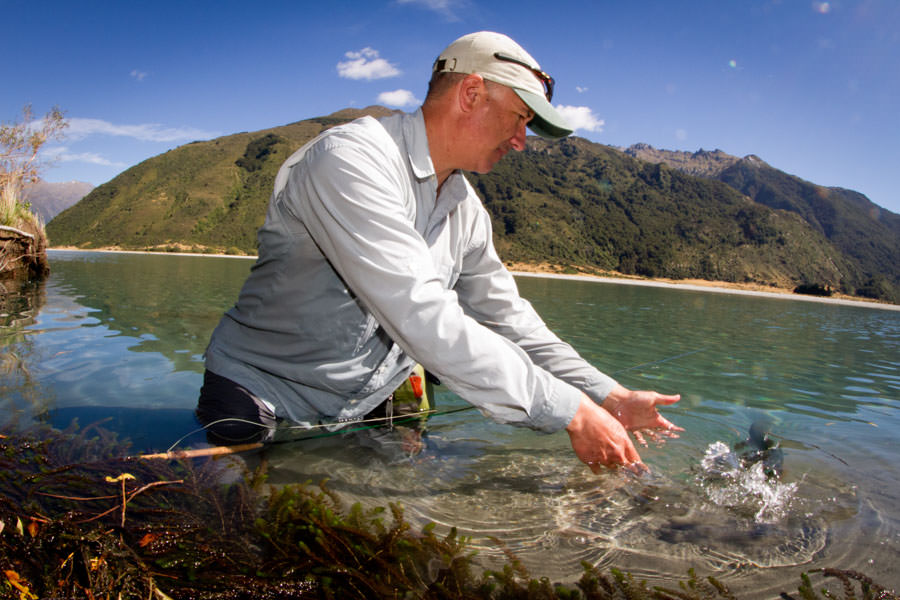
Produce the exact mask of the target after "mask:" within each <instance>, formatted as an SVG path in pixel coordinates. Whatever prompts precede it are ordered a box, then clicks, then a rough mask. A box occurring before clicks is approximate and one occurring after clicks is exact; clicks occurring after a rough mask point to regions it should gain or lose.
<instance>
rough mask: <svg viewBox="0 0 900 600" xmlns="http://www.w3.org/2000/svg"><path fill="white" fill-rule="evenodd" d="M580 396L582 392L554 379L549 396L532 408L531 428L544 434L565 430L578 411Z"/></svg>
mask: <svg viewBox="0 0 900 600" xmlns="http://www.w3.org/2000/svg"><path fill="white" fill-rule="evenodd" d="M581 396H582V392H581V391H579V390H578V389H577V388H575V387H573V386H571V385H569V384H568V383H566V382H564V381H562V380H559V379H555V378H554V379H553V380H552V385H551V389H550V394H549V396H548V397H547V398H544V399H543V400H542V401H540V402H538V403H537V404H536V405H535V406H534V409H535V410H534V411H533V414H532V415H531V422H532V424H533V425H532V426H533V427H534V429H536V430H538V431H543V432H545V433H555V432H557V431H560V430H562V429H565V428H566V426H567V425H568V424H569V422H570V421H571V420H572V419H573V418H574V417H575V413H576V412H577V411H578V406H579V405H580V404H581Z"/></svg>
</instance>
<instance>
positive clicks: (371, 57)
mask: <svg viewBox="0 0 900 600" xmlns="http://www.w3.org/2000/svg"><path fill="white" fill-rule="evenodd" d="M344 56H346V57H347V58H348V59H349V60H347V61H344V62H339V63H338V64H337V70H338V75H340V76H341V77H345V78H347V79H368V80H370V81H371V80H373V79H384V78H386V77H396V76H397V75H399V74H400V70H399V69H397V67H395V66H394V65H392V64H391V63H389V62H388V61H386V60H385V59H383V58H381V57H379V56H378V50H374V49H372V48H363V49H362V50H360V51H359V52H347V53H345V54H344Z"/></svg>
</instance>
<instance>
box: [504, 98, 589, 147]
mask: <svg viewBox="0 0 900 600" xmlns="http://www.w3.org/2000/svg"><path fill="white" fill-rule="evenodd" d="M513 91H514V92H515V93H516V94H517V95H518V96H519V98H521V99H522V102H524V103H525V104H527V105H528V108H530V109H531V110H533V111H534V119H532V120H531V122H529V123H528V127H529V129H531V131H533V132H534V133H536V134H538V135H539V136H541V137H542V138H546V139H548V140H558V139H560V138H564V137H566V136H567V135H571V134H572V132H573V131H575V130H574V129H572V127H571V126H570V125H569V124H568V123H566V120H565V119H564V118H563V117H562V115H561V114H559V112H557V110H556V109H555V108H553V105H552V104H550V103H549V102H547V99H546V98H544V97H543V96H541V95H540V94H535V93H534V92H529V91H527V90H522V89H519V88H513Z"/></svg>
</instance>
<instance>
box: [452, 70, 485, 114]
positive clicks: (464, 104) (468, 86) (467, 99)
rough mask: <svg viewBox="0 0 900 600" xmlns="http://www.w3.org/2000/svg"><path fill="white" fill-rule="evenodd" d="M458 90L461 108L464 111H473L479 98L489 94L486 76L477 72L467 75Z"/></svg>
mask: <svg viewBox="0 0 900 600" xmlns="http://www.w3.org/2000/svg"><path fill="white" fill-rule="evenodd" d="M457 92H458V93H457V98H458V101H459V108H460V110H461V111H463V112H464V113H469V112H472V110H474V108H475V106H476V104H477V103H478V101H479V99H480V98H481V97H482V96H484V95H485V94H487V88H486V86H485V83H484V78H483V77H482V76H481V75H478V74H477V73H472V74H469V75H466V77H465V79H463V80H462V83H461V84H460V86H459V88H458V90H457Z"/></svg>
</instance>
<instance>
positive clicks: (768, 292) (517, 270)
mask: <svg viewBox="0 0 900 600" xmlns="http://www.w3.org/2000/svg"><path fill="white" fill-rule="evenodd" d="M67 250H68V251H78V252H118V253H125V254H151V255H160V256H200V257H218V258H222V257H224V258H238V259H245V260H246V259H253V260H255V259H256V256H249V255H228V254H200V253H194V252H150V251H146V250H123V249H119V248H98V249H90V250H86V249H84V248H75V247H63V246H60V247H54V248H50V249H49V251H50V252H54V251H67ZM507 268H509V270H510V272H511V273H512V274H513V275H516V276H518V277H546V278H551V279H570V280H577V281H591V282H595V283H607V284H618V285H642V286H648V287H660V288H669V289H675V290H689V291H698V292H713V293H719V294H738V295H745V296H759V297H765V298H775V299H779V300H799V301H803V302H821V303H826V304H841V305H845V306H859V307H862V308H877V309H882V310H893V311H900V305H897V304H887V303H884V302H878V301H876V300H870V299H866V298H855V297H851V296H844V295H842V294H835V295H833V296H807V295H803V294H795V293H793V291H792V290H790V289H787V288H777V287H767V286H763V285H760V284H741V283H729V282H723V281H706V280H700V279H685V280H677V281H676V280H670V279H646V278H638V277H628V276H624V275H621V274H617V273H609V274H602V275H595V274H586V273H561V272H559V270H558V268H555V267H553V266H552V265H533V264H525V263H507Z"/></svg>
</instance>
